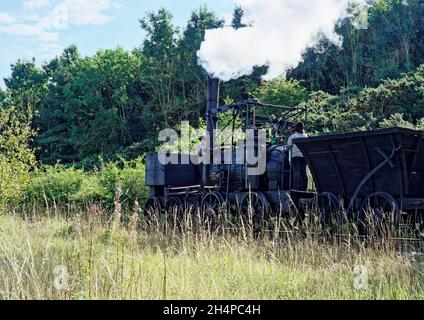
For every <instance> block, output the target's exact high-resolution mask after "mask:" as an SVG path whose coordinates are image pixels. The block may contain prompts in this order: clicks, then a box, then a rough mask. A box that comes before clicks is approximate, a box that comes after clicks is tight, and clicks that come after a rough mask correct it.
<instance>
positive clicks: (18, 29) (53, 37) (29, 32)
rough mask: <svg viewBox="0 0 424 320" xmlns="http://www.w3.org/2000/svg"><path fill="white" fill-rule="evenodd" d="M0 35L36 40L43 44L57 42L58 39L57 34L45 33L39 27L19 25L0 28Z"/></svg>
mask: <svg viewBox="0 0 424 320" xmlns="http://www.w3.org/2000/svg"><path fill="white" fill-rule="evenodd" d="M0 34H6V35H9V36H15V37H29V38H36V39H37V40H40V41H45V42H52V41H57V40H58V38H59V34H58V33H55V32H49V31H46V30H45V29H43V28H42V27H41V26H40V25H30V24H19V23H17V24H12V25H9V26H5V27H2V26H0Z"/></svg>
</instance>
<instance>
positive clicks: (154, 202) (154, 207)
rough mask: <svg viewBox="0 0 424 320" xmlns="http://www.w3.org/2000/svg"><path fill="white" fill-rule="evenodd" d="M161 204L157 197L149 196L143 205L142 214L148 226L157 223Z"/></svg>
mask: <svg viewBox="0 0 424 320" xmlns="http://www.w3.org/2000/svg"><path fill="white" fill-rule="evenodd" d="M161 212H162V205H161V203H160V200H159V199H158V198H149V199H147V201H146V204H145V205H144V210H143V215H144V219H145V221H146V225H147V226H148V227H152V226H154V225H159V219H160V214H161Z"/></svg>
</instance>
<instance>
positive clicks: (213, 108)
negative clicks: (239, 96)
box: [202, 77, 219, 185]
mask: <svg viewBox="0 0 424 320" xmlns="http://www.w3.org/2000/svg"><path fill="white" fill-rule="evenodd" d="M218 105H219V79H217V78H214V77H208V104H207V107H206V123H207V127H206V129H207V138H208V140H209V146H210V148H209V154H210V157H209V159H210V162H209V163H208V164H206V163H204V164H203V176H202V178H203V184H204V185H208V182H209V181H208V180H209V179H208V173H209V169H210V164H213V152H214V150H213V142H214V141H215V130H216V129H217V128H218Z"/></svg>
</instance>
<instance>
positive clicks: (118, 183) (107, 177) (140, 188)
mask: <svg viewBox="0 0 424 320" xmlns="http://www.w3.org/2000/svg"><path fill="white" fill-rule="evenodd" d="M99 179H100V185H101V186H102V187H103V189H104V192H105V193H104V195H105V201H106V203H107V204H112V203H113V199H114V197H115V191H116V188H118V187H120V188H121V189H122V197H121V200H122V202H123V203H133V202H134V201H135V200H138V201H140V202H143V201H144V200H146V199H147V194H148V190H147V187H146V186H145V166H144V164H143V162H142V160H141V159H137V160H133V161H125V160H121V161H120V163H109V164H107V165H104V166H103V167H102V168H101V170H100V174H99Z"/></svg>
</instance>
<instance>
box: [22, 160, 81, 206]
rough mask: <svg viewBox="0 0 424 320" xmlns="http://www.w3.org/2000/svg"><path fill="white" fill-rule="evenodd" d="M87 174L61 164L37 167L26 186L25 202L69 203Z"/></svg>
mask: <svg viewBox="0 0 424 320" xmlns="http://www.w3.org/2000/svg"><path fill="white" fill-rule="evenodd" d="M84 179H86V174H85V173H84V171H82V170H77V169H74V168H65V167H63V166H61V165H56V166H53V167H50V166H46V167H43V168H41V169H37V170H36V171H35V172H34V173H33V176H32V179H31V180H30V182H29V184H28V185H27V186H26V188H25V196H24V202H25V203H32V202H37V203H40V204H42V203H44V202H46V201H47V202H48V203H67V202H70V201H71V199H72V197H73V196H74V195H75V194H77V193H78V192H79V191H80V189H81V185H82V184H83V181H84Z"/></svg>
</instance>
